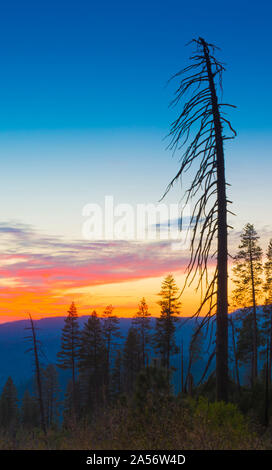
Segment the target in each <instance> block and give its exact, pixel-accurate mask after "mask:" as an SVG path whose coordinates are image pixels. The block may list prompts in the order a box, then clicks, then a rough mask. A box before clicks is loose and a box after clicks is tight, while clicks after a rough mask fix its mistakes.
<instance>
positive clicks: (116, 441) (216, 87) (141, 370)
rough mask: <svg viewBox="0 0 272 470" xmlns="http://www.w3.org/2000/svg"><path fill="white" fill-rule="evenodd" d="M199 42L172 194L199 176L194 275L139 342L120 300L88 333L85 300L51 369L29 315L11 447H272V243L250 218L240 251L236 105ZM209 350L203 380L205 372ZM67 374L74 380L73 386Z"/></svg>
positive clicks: (194, 194) (181, 85)
mask: <svg viewBox="0 0 272 470" xmlns="http://www.w3.org/2000/svg"><path fill="white" fill-rule="evenodd" d="M191 46H193V47H194V48H195V49H194V52H193V55H192V56H191V57H190V62H189V65H188V66H187V67H185V68H184V69H182V70H180V71H179V72H177V73H176V74H175V76H174V77H172V79H171V81H175V83H176V81H178V85H177V88H176V92H175V95H174V98H173V100H172V102H171V103H170V107H172V108H173V110H176V109H179V106H180V105H181V110H179V111H178V115H177V117H176V118H175V120H174V121H173V122H172V123H171V125H170V131H169V135H168V139H169V149H170V150H171V151H172V152H173V154H174V155H175V154H176V153H179V152H180V150H181V149H183V150H184V152H183V154H182V155H181V157H180V159H179V165H180V166H179V169H178V171H177V173H176V175H175V176H174V177H173V179H172V180H171V181H170V183H169V184H168V186H166V191H165V193H164V195H163V198H165V197H166V195H167V194H168V193H169V191H171V189H172V187H173V186H174V185H175V184H176V183H177V182H181V180H182V177H183V176H184V174H185V173H187V172H188V171H189V173H190V172H191V173H190V182H189V186H188V187H187V189H186V190H185V189H184V188H183V186H182V197H183V198H184V199H185V201H186V202H188V201H190V202H191V203H192V207H193V209H192V213H191V218H190V227H191V229H192V235H191V240H190V250H189V251H190V256H189V262H188V265H187V269H186V271H185V283H184V285H183V286H178V285H177V283H176V281H175V278H174V276H173V275H172V274H167V275H165V277H164V279H163V281H162V284H161V289H160V291H159V293H158V302H157V305H158V313H157V315H156V317H155V321H154V324H153V326H151V314H150V312H149V306H148V299H147V298H145V297H143V298H142V299H141V300H140V302H139V305H138V311H137V312H135V314H134V316H133V319H132V323H131V327H130V328H129V331H128V334H127V335H126V337H123V336H122V332H121V331H120V325H119V321H120V320H119V317H118V312H117V313H115V309H114V307H113V306H112V305H108V306H106V307H105V309H104V312H103V314H102V315H98V314H97V312H96V311H95V310H93V311H91V310H92V309H90V315H89V316H88V319H87V320H86V322H85V323H84V325H83V327H80V326H79V322H78V319H79V312H78V309H77V305H76V303H74V302H72V303H71V305H70V307H69V309H68V312H67V317H66V319H65V322H64V327H63V329H62V332H61V344H60V347H59V352H58V354H57V358H56V362H55V363H47V364H45V363H46V360H45V358H44V355H43V345H42V344H41V342H40V340H39V330H38V329H37V328H36V326H35V320H33V318H32V316H31V315H29V327H28V328H27V331H26V343H27V344H26V350H27V354H31V355H32V358H33V385H32V386H31V387H29V388H26V389H25V391H24V395H23V397H22V399H21V400H19V399H18V392H17V389H16V386H15V384H14V381H13V379H12V377H9V378H8V380H7V381H6V383H5V385H4V387H3V389H2V391H1V396H0V448H1V449H89V448H91V449H114V450H120V449H146V450H148V449H152V450H155V449H232V450H233V449H258V450H259V449H272V434H271V433H272V427H271V426H272V416H271V415H272V387H271V379H272V240H270V242H269V244H268V246H267V247H266V250H265V252H263V250H262V248H261V242H262V241H261V240H260V237H259V236H258V232H257V230H256V229H255V227H254V225H253V224H251V223H247V224H246V225H245V226H244V229H243V231H242V232H241V233H240V241H239V244H238V246H237V247H236V250H237V251H236V254H235V255H234V256H231V255H230V250H229V244H228V239H229V233H230V231H231V230H232V227H230V225H229V223H228V216H229V214H232V212H231V211H230V209H229V207H230V204H231V202H232V201H230V200H229V198H228V195H227V191H228V183H227V181H226V176H225V160H226V158H225V147H226V142H227V141H228V140H232V139H234V138H235V137H236V131H235V130H234V129H233V127H232V125H231V123H230V121H229V119H228V118H227V117H226V116H227V114H226V110H228V109H229V108H231V109H232V108H235V106H233V105H231V104H228V103H226V102H225V101H224V100H222V99H221V94H220V90H222V76H223V72H224V71H225V67H224V65H223V63H221V62H220V61H219V60H218V59H217V58H216V55H217V52H218V49H217V47H216V46H214V45H213V44H209V43H207V42H206V41H205V40H204V39H203V38H201V37H199V38H198V39H194V40H193V41H192V42H191V43H190V47H191ZM233 145H234V144H233ZM181 224H182V214H181ZM214 260H216V261H215V268H214V270H213V272H212V274H211V272H210V271H211V269H210V263H211V261H213V262H214ZM230 280H231V282H232V288H231V289H230V286H229V281H230ZM192 285H194V286H195V285H196V291H197V292H198V293H201V295H200V304H199V307H198V308H197V310H196V311H195V312H194V313H192V318H193V319H194V329H193V334H192V336H191V338H190V344H189V348H188V351H185V350H184V345H183V341H182V342H181V344H177V341H176V338H177V336H176V332H177V328H180V331H181V337H182V325H183V324H182V323H181V321H182V316H183V315H184V312H183V310H182V295H183V292H184V290H185V289H187V288H192ZM158 290H159V289H158ZM185 353H186V354H185ZM204 356H205V357H206V360H205V367H204V368H203V370H202V371H201V378H200V380H198V379H196V377H195V374H194V370H195V369H194V367H195V365H196V363H198V362H199V361H201V360H203V357H204ZM177 358H178V361H179V364H180V369H179V371H178V373H179V377H178V378H177V369H176V362H177ZM185 358H187V359H186V360H185ZM60 371H66V374H67V375H66V376H67V377H68V381H67V384H66V385H67V386H66V388H65V390H64V389H63V388H62V387H61V386H60V382H59V374H60ZM177 380H178V386H177Z"/></svg>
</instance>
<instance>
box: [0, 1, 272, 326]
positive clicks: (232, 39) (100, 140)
mask: <svg viewBox="0 0 272 470" xmlns="http://www.w3.org/2000/svg"><path fill="white" fill-rule="evenodd" d="M271 14H272V6H271V4H270V2H268V1H259V2H258V3H254V4H253V3H252V2H248V1H235V2H234V1H232V0H231V1H228V2H226V1H221V2H216V1H206V2H202V1H199V0H197V1H195V2H191V3H190V2H183V1H177V0H168V1H167V2H166V1H160V0H157V1H149V0H146V1H143V0H138V1H137V2H136V1H134V0H132V1H130V2H125V1H119V0H117V1H114V2H113V1H109V0H108V1H100V2H94V1H82V0H78V1H77V2H75V1H65V2H62V1H59V0H55V1H54V2H52V1H50V0H49V1H46V2H43V1H40V2H29V1H25V2H14V1H12V0H11V1H10V2H6V4H5V5H2V6H1V14H0V44H1V47H0V70H1V73H0V159H1V173H0V175H1V176H0V178H1V184H0V197H1V201H2V204H1V212H0V213H1V216H0V243H1V245H0V322H4V321H8V320H16V319H20V318H25V316H26V315H27V313H28V312H31V313H32V315H33V316H34V317H35V318H40V317H42V316H51V315H65V314H66V311H67V309H68V307H69V303H70V302H71V301H75V302H76V304H77V305H78V310H79V313H80V314H86V313H88V312H90V311H91V310H93V309H94V308H95V309H97V311H98V312H102V311H103V309H104V308H105V306H106V305H107V304H110V303H111V304H113V305H114V306H115V313H116V314H118V315H121V316H129V315H133V314H134V313H135V311H137V304H138V302H139V301H140V299H141V297H143V296H145V297H146V299H147V301H148V303H149V305H150V309H151V312H152V314H154V315H156V314H158V306H157V304H156V302H157V300H158V296H157V293H158V292H159V290H160V284H161V281H162V279H163V277H164V276H165V275H167V274H168V273H169V272H171V273H173V275H174V276H175V278H176V280H177V283H178V286H179V287H182V282H183V279H184V269H185V267H186V263H187V261H188V253H187V252H186V251H184V250H183V251H180V252H178V253H177V252H173V251H172V250H171V247H170V245H169V243H166V242H162V241H161V242H158V243H147V242H145V243H140V242H134V241H120V242H115V243H113V242H112V241H104V242H103V243H95V242H91V241H88V240H85V239H83V237H82V224H83V222H84V217H83V216H82V209H83V207H84V206H85V205H86V204H88V203H96V204H100V205H103V203H104V198H105V196H106V195H112V196H113V197H114V201H115V203H116V204H118V203H123V204H130V205H132V206H133V207H134V206H135V205H137V204H140V203H144V204H145V203H154V204H157V203H158V201H159V199H160V198H161V196H162V194H163V192H164V190H165V188H166V186H167V184H168V182H169V181H170V179H171V178H172V177H173V176H174V175H175V172H176V171H177V169H178V155H175V156H174V157H173V156H172V154H171V152H170V151H169V150H167V149H166V147H167V140H165V136H166V135H167V133H168V131H169V126H170V123H171V122H172V121H173V119H174V118H175V117H176V114H177V111H178V110H177V109H170V108H169V107H168V105H169V102H170V101H171V99H172V97H173V93H174V90H175V85H174V84H170V85H167V81H168V79H169V78H170V77H171V76H172V75H173V74H174V73H176V72H177V71H178V70H180V69H181V68H182V67H184V66H186V65H188V63H189V62H188V58H189V57H190V54H191V52H192V48H191V47H190V46H185V45H186V44H187V43H188V42H189V41H190V40H191V39H192V38H195V37H198V36H202V37H204V38H205V39H206V40H207V41H208V42H213V43H215V44H216V45H218V46H219V47H220V49H221V50H220V51H219V53H218V54H219V57H220V59H221V60H222V61H223V62H225V63H226V69H227V70H226V72H225V74H224V77H223V88H224V99H225V100H226V101H227V102H228V103H231V104H234V105H236V106H237V108H236V109H231V110H230V112H229V118H230V119H231V122H232V125H233V127H234V128H235V129H236V131H237V138H236V139H235V140H234V141H232V142H231V143H229V144H227V145H226V147H225V156H226V174H227V179H228V182H229V183H230V184H231V186H230V187H229V190H228V191H229V196H230V199H232V200H233V202H234V203H233V207H232V209H233V211H234V212H235V213H236V217H231V220H230V222H231V224H232V225H233V227H234V230H233V231H232V233H231V234H230V247H231V252H232V253H233V254H234V253H235V250H236V249H237V246H238V241H239V234H240V232H241V230H242V228H243V226H244V225H245V224H246V223H247V222H251V223H253V224H254V225H255V228H256V229H257V231H258V233H259V234H260V236H261V243H262V244H263V248H264V249H265V245H266V243H267V241H268V239H269V238H270V235H271V236H272V234H271V231H272V227H271V219H270V213H271V208H270V201H271V182H270V180H271V170H272V163H271V161H272V160H271V158H270V155H271V151H270V148H271V136H272V133H271V126H272V125H271V117H270V110H271V105H272V96H271V88H270V87H271V85H270V84H271V74H272V61H271V46H270V42H271V41H270V29H271V28H270V19H271ZM180 198H181V190H180V187H179V186H177V187H176V188H174V189H173V191H172V192H171V193H170V194H169V195H168V197H167V199H166V200H167V202H169V203H174V202H176V201H179V200H180ZM181 300H182V314H183V315H186V316H187V315H190V314H191V313H193V310H194V308H195V305H196V302H197V296H196V294H195V292H194V291H193V290H190V291H188V292H186V293H185V295H184V296H183V298H182V299H181Z"/></svg>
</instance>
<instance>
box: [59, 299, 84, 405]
mask: <svg viewBox="0 0 272 470" xmlns="http://www.w3.org/2000/svg"><path fill="white" fill-rule="evenodd" d="M79 347H80V331H79V325H78V315H77V309H76V306H75V304H74V302H72V304H71V306H70V309H69V310H68V316H67V317H66V318H65V320H64V327H63V329H62V336H61V350H60V351H59V352H58V354H57V358H58V364H57V365H58V367H60V368H61V369H71V370H72V403H73V407H74V410H76V408H77V406H76V368H77V361H78V356H79Z"/></svg>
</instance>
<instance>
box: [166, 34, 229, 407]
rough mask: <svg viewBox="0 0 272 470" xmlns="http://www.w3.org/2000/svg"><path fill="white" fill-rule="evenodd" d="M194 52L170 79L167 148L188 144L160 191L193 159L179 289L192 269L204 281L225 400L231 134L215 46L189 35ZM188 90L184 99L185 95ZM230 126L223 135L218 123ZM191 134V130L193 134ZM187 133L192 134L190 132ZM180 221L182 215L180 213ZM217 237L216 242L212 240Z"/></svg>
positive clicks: (219, 396)
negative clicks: (175, 83) (177, 109)
mask: <svg viewBox="0 0 272 470" xmlns="http://www.w3.org/2000/svg"><path fill="white" fill-rule="evenodd" d="M192 43H194V44H195V45H196V51H195V53H194V55H193V56H192V57H191V61H192V64H191V65H189V66H188V67H186V68H184V69H183V70H181V71H180V72H178V73H177V74H176V75H175V76H174V77H173V78H179V79H180V80H181V81H180V83H179V87H178V89H177V90H176V96H175V98H174V100H173V101H172V102H171V105H173V106H175V105H177V104H178V103H179V102H180V101H181V100H184V101H183V102H184V105H183V110H182V112H181V113H180V115H179V116H178V118H177V119H176V120H175V121H174V122H173V123H172V124H171V129H170V133H169V137H170V144H169V148H170V149H172V150H173V151H174V152H175V151H176V150H179V149H180V148H181V147H183V146H184V145H186V146H187V148H186V150H185V152H184V153H183V155H182V157H181V160H180V161H181V166H180V169H179V171H178V173H177V174H176V176H175V177H174V178H173V179H172V181H171V182H170V184H169V185H168V187H167V189H166V192H165V194H166V193H167V192H168V191H169V190H170V188H171V187H172V186H173V184H174V183H175V182H176V181H177V180H180V179H181V177H182V176H183V174H184V173H185V172H186V171H187V170H189V169H190V167H191V166H192V164H194V163H196V162H198V166H197V169H196V172H195V174H194V177H193V179H192V183H191V185H190V187H189V189H187V191H186V193H185V203H188V202H189V201H190V200H192V199H193V200H195V198H196V202H195V203H194V207H193V211H192V214H191V218H190V227H192V239H191V248H190V252H191V257H190V261H189V264H188V267H187V276H186V281H185V285H184V288H185V287H186V286H187V285H191V284H192V282H193V281H194V279H195V278H196V276H197V274H199V280H198V283H197V289H198V288H200V287H201V292H202V287H203V281H204V284H205V293H204V295H203V297H202V299H201V302H200V306H199V308H198V310H197V312H196V313H195V315H199V313H200V311H201V310H202V308H203V307H204V306H208V313H207V315H206V317H205V318H204V320H203V322H204V323H205V322H206V320H208V321H209V319H210V318H211V317H212V316H213V315H216V397H217V400H225V401H227V399H228V392H227V390H228V285H227V279H228V272H227V260H228V251H227V230H228V225H227V212H230V211H229V210H228V207H227V204H228V203H229V202H230V201H228V200H227V196H226V180H225V161H224V148H223V142H224V140H226V139H231V138H233V137H234V136H235V135H236V133H235V131H234V130H233V128H232V126H231V124H230V122H229V121H228V120H227V119H226V117H225V113H224V111H223V109H224V107H225V106H232V105H229V104H225V103H222V102H221V103H219V101H218V95H217V87H218V85H219V87H221V88H222V72H223V71H224V70H225V69H224V67H223V65H222V63H220V62H219V61H218V60H217V59H216V58H215V56H214V54H215V50H216V49H217V48H216V47H215V46H214V45H212V44H208V43H206V41H205V40H204V39H202V38H198V39H197V40H195V39H194V40H193V41H192ZM187 93H190V96H191V97H190V98H189V99H188V100H187V101H186V98H185V96H186V95H187ZM225 126H226V127H227V128H228V129H229V130H230V131H231V135H230V136H226V135H224V134H223V132H224V131H223V128H224V127H225ZM192 134H193V135H192ZM191 136H192V137H191ZM181 226H182V217H181ZM215 242H216V246H214V243H215ZM212 255H216V257H217V263H216V269H215V272H214V275H213V277H212V279H209V278H208V262H209V260H210V257H211V256H212Z"/></svg>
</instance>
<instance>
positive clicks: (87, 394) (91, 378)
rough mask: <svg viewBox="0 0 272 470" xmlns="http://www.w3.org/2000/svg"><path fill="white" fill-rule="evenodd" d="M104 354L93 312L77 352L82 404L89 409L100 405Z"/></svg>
mask: <svg viewBox="0 0 272 470" xmlns="http://www.w3.org/2000/svg"><path fill="white" fill-rule="evenodd" d="M105 353H106V350H105V343H104V339H103V332H102V325H101V320H100V318H99V317H98V316H97V313H96V311H95V310H94V311H93V312H92V314H91V316H90V317H89V318H88V321H87V322H86V323H85V324H84V326H83V329H82V332H81V338H80V350H79V369H80V375H81V385H82V388H83V395H84V402H85V403H86V404H87V405H88V407H89V408H90V407H95V406H96V405H98V404H99V403H101V399H102V387H103V382H104V370H105V358H106V355H105Z"/></svg>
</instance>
